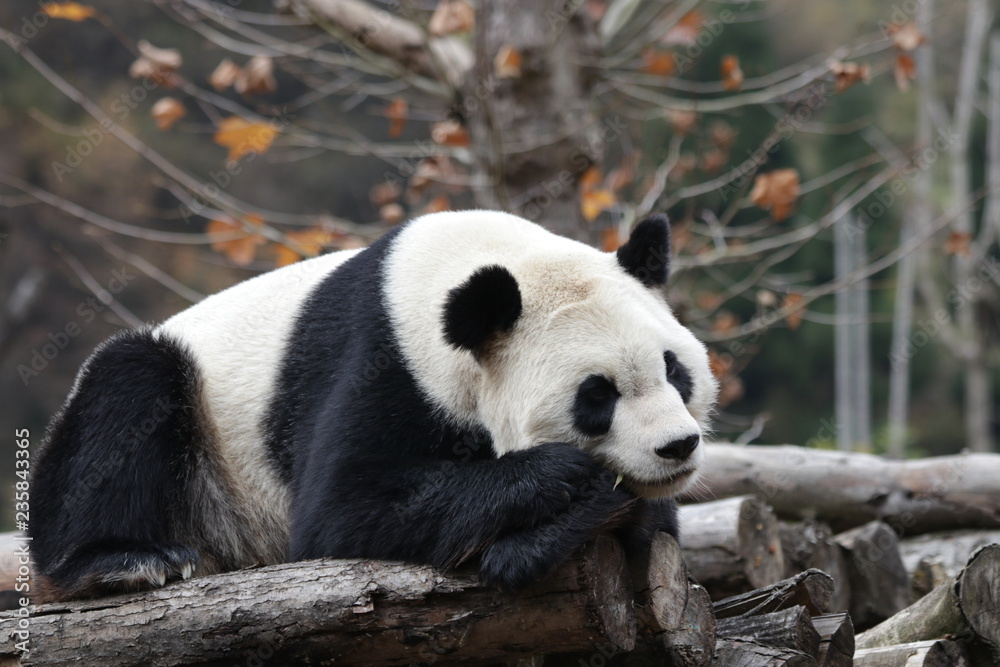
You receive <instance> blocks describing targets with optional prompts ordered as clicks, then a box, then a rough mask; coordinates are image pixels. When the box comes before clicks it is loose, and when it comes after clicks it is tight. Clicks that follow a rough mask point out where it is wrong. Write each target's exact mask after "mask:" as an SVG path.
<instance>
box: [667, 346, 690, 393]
mask: <svg viewBox="0 0 1000 667" xmlns="http://www.w3.org/2000/svg"><path fill="white" fill-rule="evenodd" d="M663 362H664V363H665V364H666V365H667V381H668V382H669V383H670V384H672V385H674V388H675V389H676V390H677V392H678V393H679V394H680V395H681V400H682V401H684V403H685V404H687V402H688V401H690V400H691V392H692V391H694V382H693V381H692V380H691V373H690V372H689V371H688V369H687V367H685V366H684V364H682V363H681V362H680V361H678V359H677V355H676V354H674V353H673V352H670V351H669V350H668V351H667V352H664V353H663Z"/></svg>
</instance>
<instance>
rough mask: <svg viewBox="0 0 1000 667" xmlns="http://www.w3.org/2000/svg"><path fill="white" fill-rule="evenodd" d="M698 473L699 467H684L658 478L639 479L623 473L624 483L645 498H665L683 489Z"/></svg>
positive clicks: (630, 489)
mask: <svg viewBox="0 0 1000 667" xmlns="http://www.w3.org/2000/svg"><path fill="white" fill-rule="evenodd" d="M696 473H697V469H695V468H693V467H691V468H682V469H681V470H678V471H676V472H674V473H671V474H669V475H664V476H662V477H660V478H659V479H656V480H645V479H637V478H635V477H632V476H631V475H627V474H622V485H623V486H624V487H625V488H627V489H628V490H629V491H631V492H632V493H634V494H636V495H637V496H641V497H643V498H649V499H655V498H664V497H667V496H673V495H676V494H677V493H679V492H680V491H682V490H683V489H684V488H685V487H686V486H687V485H688V484H689V483H690V482H691V481H692V480H693V479H694V476H695V474H696Z"/></svg>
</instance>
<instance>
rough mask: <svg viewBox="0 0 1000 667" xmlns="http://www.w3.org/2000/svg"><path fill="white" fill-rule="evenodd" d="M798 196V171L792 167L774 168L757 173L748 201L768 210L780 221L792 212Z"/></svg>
mask: <svg viewBox="0 0 1000 667" xmlns="http://www.w3.org/2000/svg"><path fill="white" fill-rule="evenodd" d="M798 196H799V172H797V171H796V170H794V169H775V170H774V171H769V172H767V173H766V174H758V175H757V178H756V179H755V180H754V182H753V190H752V191H751V192H750V201H752V202H753V203H754V204H756V205H757V206H759V207H761V208H763V209H768V210H770V211H771V216H772V217H773V218H774V219H775V220H778V221H781V220H784V219H785V218H787V217H788V215H789V214H790V213H791V212H792V208H793V207H794V205H795V200H796V199H797V198H798Z"/></svg>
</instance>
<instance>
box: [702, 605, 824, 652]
mask: <svg viewBox="0 0 1000 667" xmlns="http://www.w3.org/2000/svg"><path fill="white" fill-rule="evenodd" d="M716 631H717V632H718V635H719V637H721V638H725V639H749V640H753V641H755V642H760V643H761V644H767V645H768V646H777V647H779V648H790V649H795V650H796V651H800V652H802V653H805V654H806V655H810V656H813V657H815V656H816V655H818V654H819V642H820V638H819V632H817V630H816V628H814V627H813V624H812V620H811V619H810V617H809V612H808V611H806V608H805V607H801V606H798V607H791V608H789V609H783V610H781V611H773V612H771V613H769V614H760V615H757V616H737V617H734V618H726V619H722V620H720V621H719V622H718V625H717V626H716Z"/></svg>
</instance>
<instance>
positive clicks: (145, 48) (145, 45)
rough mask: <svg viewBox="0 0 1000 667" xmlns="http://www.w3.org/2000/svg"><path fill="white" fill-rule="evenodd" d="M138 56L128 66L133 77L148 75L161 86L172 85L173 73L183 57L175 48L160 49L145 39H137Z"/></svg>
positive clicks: (138, 77) (140, 77)
mask: <svg viewBox="0 0 1000 667" xmlns="http://www.w3.org/2000/svg"><path fill="white" fill-rule="evenodd" d="M138 46H139V58H138V59H137V60H136V61H135V62H133V63H132V64H131V65H130V66H129V68H128V74H129V76H130V77H132V78H133V79H142V78H145V77H149V78H151V79H153V81H155V82H156V83H157V84H159V85H161V86H172V85H173V73H174V72H175V71H177V68H179V67H180V66H181V63H182V62H183V59H182V58H181V52H180V51H178V50H177V49H161V48H158V47H156V46H153V45H152V44H150V43H149V42H147V41H146V40H144V39H143V40H139V44H138Z"/></svg>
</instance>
